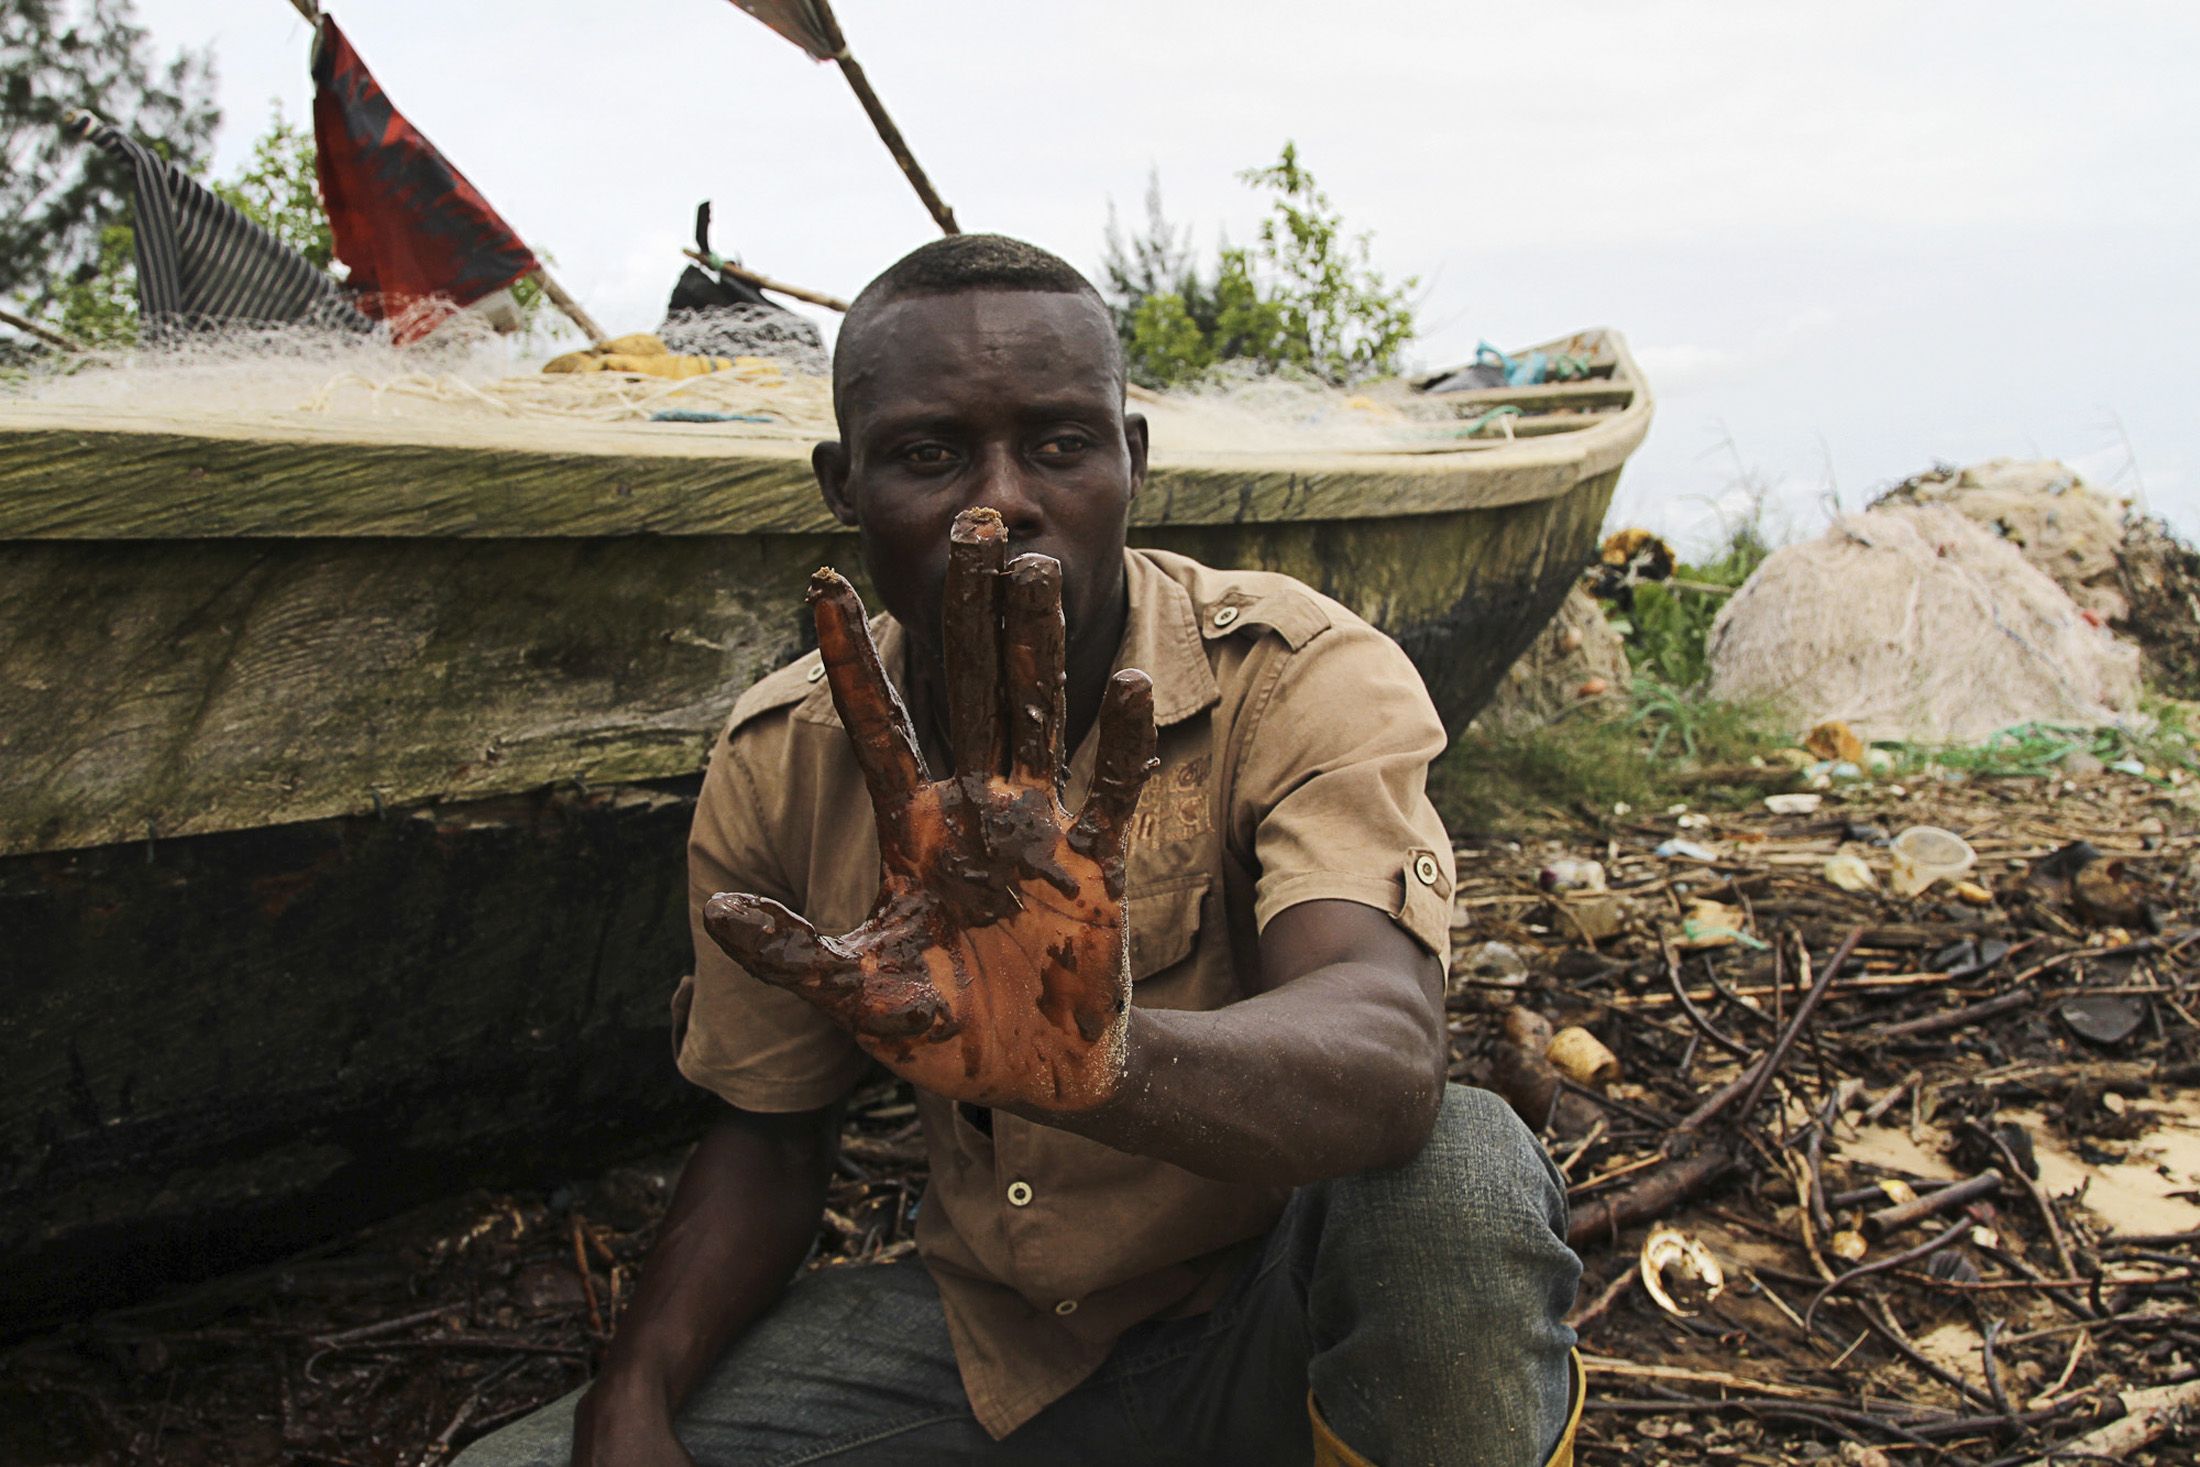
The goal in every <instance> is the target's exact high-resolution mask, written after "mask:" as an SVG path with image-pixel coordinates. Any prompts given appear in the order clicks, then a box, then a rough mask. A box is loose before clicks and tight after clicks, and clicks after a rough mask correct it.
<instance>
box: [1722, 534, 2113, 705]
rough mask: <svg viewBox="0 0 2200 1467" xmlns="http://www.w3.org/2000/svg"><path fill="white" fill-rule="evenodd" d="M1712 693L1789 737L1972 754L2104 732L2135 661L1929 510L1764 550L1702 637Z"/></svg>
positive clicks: (2035, 577)
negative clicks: (1965, 748) (1816, 728)
mask: <svg viewBox="0 0 2200 1467" xmlns="http://www.w3.org/2000/svg"><path fill="white" fill-rule="evenodd" d="M1708 653H1709V658H1710V662H1711V681H1710V687H1709V691H1710V693H1711V695H1712V696H1713V697H1716V698H1723V699H1729V700H1733V701H1739V702H1752V701H1753V702H1764V703H1769V704H1771V705H1773V706H1775V707H1778V708H1780V709H1781V710H1782V711H1783V712H1785V713H1787V714H1788V715H1789V716H1790V717H1791V718H1792V719H1793V720H1794V721H1795V722H1796V723H1797V724H1798V725H1799V726H1800V725H1808V724H1813V723H1818V722H1822V721H1824V720H1827V719H1840V720H1843V721H1845V722H1847V723H1848V724H1849V725H1850V726H1851V727H1853V728H1855V729H1856V731H1857V732H1858V733H1859V734H1862V735H1863V736H1864V737H1866V738H1870V739H1911V740H1916V741H1919V742H1924V743H1972V742H1976V741H1978V740H1980V739H1983V738H1985V737H1987V736H1988V735H1990V734H1992V733H1994V732H1995V731H1996V730H1999V729H2003V728H2007V727H2009V726H2010V725H2012V724H2017V723H2023V722H2026V721H2028V720H2034V719H2042V720H2053V721H2056V722H2064V723H2092V724H2102V723H2117V722H2122V721H2125V720H2128V719H2129V718H2131V716H2132V715H2133V714H2134V713H2135V711H2136V710H2137V708H2138V703H2139V657H2138V653H2137V651H2136V650H2135V649H2133V648H2131V647H2129V646H2127V645H2125V644H2123V643H2121V642H2118V641H2117V640H2116V639H2115V638H2114V637H2113V636H2111V635H2110V634H2109V633H2108V632H2107V631H2105V630H2103V629H2102V628H2101V627H2099V626H2097V625H2095V624H2094V622H2093V621H2092V620H2090V619H2089V618H2088V617H2087V616H2086V615H2085V614H2084V613H2083V612H2081V611H2080V609H2079V607H2078V606H2077V604H2076V603H2075V602H2073V601H2072V600H2071V599H2070V597H2069V596H2068V595H2067V594H2066V593H2065V592H2064V591H2063V590H2062V588H2061V587H2059V586H2057V585H2056V584H2055V583H2054V582H2053V581H2051V580H2049V579H2048V578H2047V577H2046V576H2045V575H2043V574H2042V573H2041V572H2040V571H2038V570H2037V569H2035V568H2034V567H2033V566H2031V565H2030V564H2028V563H2027V562H2026V560H2025V558H2024V556H2023V554H2022V553H2021V552H2019V551H2018V549H2017V548H2016V547H2015V546H2014V545H2012V544H2010V543H2009V542H2008V541H2006V540H2003V539H2001V538H2000V537H1998V536H1997V535H1995V534H1994V533H1993V532H1992V531H1991V530H1988V529H1985V528H1984V527H1982V526H1980V525H1979V524H1977V523H1976V522H1974V521H1972V520H1970V519H1968V518H1966V517H1965V516H1963V515H1962V514H1959V513H1957V512H1956V511H1955V510H1953V509H1950V508H1947V507H1945V506H1941V505H1917V506H1908V507H1894V506H1890V507H1887V508H1882V509H1874V510H1868V511H1866V512H1865V513H1862V514H1855V515H1846V516H1844V517H1842V518H1841V519H1839V520H1837V521H1836V522H1835V523H1834V525H1833V527H1832V528H1831V529H1829V530H1828V531H1827V532H1826V533H1825V534H1824V535H1823V536H1821V537H1820V538H1818V539H1816V540H1812V541H1808V542H1805V543H1804V544H1800V545H1790V546H1788V547H1786V548H1785V549H1782V550H1779V551H1776V552H1774V553H1773V554H1772V556H1771V557H1770V558H1768V559H1767V560H1766V561H1765V563H1764V564H1763V565H1762V566H1760V567H1758V570H1757V573H1756V574H1755V575H1753V576H1751V577H1750V578H1749V580H1748V581H1747V582H1746V583H1745V584H1744V585H1743V586H1742V588H1741V590H1739V591H1737V592H1736V593H1735V594H1734V597H1733V599H1732V600H1730V601H1728V603H1727V604H1726V606H1725V607H1724V608H1723V609H1722V610H1721V611H1720V613H1719V616H1718V619H1717V620H1716V621H1714V622H1713V623H1712V625H1711V639H1710V644H1709V648H1708Z"/></svg>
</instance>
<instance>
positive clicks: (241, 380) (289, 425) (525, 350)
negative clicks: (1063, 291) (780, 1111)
mask: <svg viewBox="0 0 2200 1467" xmlns="http://www.w3.org/2000/svg"><path fill="white" fill-rule="evenodd" d="M770 314H784V313H770ZM707 315H708V317H709V318H711V319H688V320H685V321H681V320H677V319H676V320H675V322H674V327H675V329H674V330H673V331H672V339H670V340H667V341H666V342H665V343H664V345H665V346H667V347H669V348H671V350H672V351H674V352H681V351H683V350H686V351H691V352H694V353H699V354H705V355H709V356H711V357H713V358H715V359H717V360H719V361H722V362H726V363H729V364H730V365H726V366H724V367H723V368H722V369H721V370H716V371H708V372H700V368H698V371H699V373H700V374H699V375H694V376H686V377H670V376H659V375H652V374H650V373H646V372H637V371H581V372H551V373H545V372H544V371H543V370H542V367H543V364H544V362H545V361H546V360H549V359H551V358H552V357H555V356H559V355H565V354H568V353H570V352H571V351H572V349H573V348H574V347H576V346H578V345H580V344H579V343H576V342H573V341H571V340H567V341H562V342H557V343H550V342H545V341H542V340H539V339H531V338H527V337H520V338H511V337H500V336H497V335H495V334H493V333H491V332H490V331H488V330H487V329H486V328H485V327H483V326H481V325H480V324H479V323H471V322H468V321H467V320H466V319H464V318H461V319H459V320H457V321H453V322H451V323H448V324H446V325H445V326H444V327H442V328H440V329H438V330H437V331H436V333H435V334H434V335H433V336H432V337H430V338H428V339H426V340H424V341H420V342H416V343H414V344H411V345H408V346H404V347H393V346H391V345H390V344H389V343H388V341H387V340H386V339H384V338H382V337H380V336H376V337H359V336H355V335H345V334H336V335H331V334H327V333H322V332H315V331H310V330H306V329H300V328H288V329H279V330H252V329H246V330H229V331H225V332H220V333H205V334H199V335H194V336H191V337H188V338H185V339H182V340H180V341H177V342H175V343H174V344H172V345H168V346H164V347H161V348H159V349H154V348H133V349H128V350H119V351H101V352H91V353H87V354H84V355H81V356H76V357H57V358H51V359H49V360H47V361H46V362H45V363H43V364H42V365H40V366H38V367H36V368H34V369H32V370H30V371H29V372H27V373H22V374H19V375H15V376H13V377H11V378H9V379H4V380H0V399H4V400H13V401H17V402H22V403H28V404H37V405H41V406H46V407H52V408H60V409H73V410H77V411H78V414H79V415H81V414H83V413H91V414H100V415H112V416H113V418H114V419H115V420H116V422H117V425H118V426H121V425H122V423H123V420H125V419H127V420H128V422H129V423H130V424H131V425H133V426H148V425H150V424H155V423H173V424H176V425H180V426H181V427H182V428H183V429H184V430H186V431H188V430H189V428H190V427H191V426H192V425H194V424H199V425H207V426H208V427H213V426H216V425H218V426H219V427H220V428H221V429H222V430H223V431H245V432H250V431H254V430H257V429H262V428H264V429H266V430H268V431H273V432H276V433H278V434H279V433H282V432H285V431H297V430H307V431H311V432H313V433H315V434H316V435H319V434H325V433H329V432H337V433H357V434H360V435H363V436H370V437H379V438H392V439H402V438H404V437H406V436H407V435H408V434H409V433H411V432H413V431H414V430H415V429H419V430H422V431H423V432H425V431H427V430H430V429H432V430H434V431H433V436H435V437H436V438H437V439H438V440H439V441H441V440H447V439H449V438H450V437H451V436H452V435H453V434H454V433H455V434H458V435H461V436H462V435H463V434H464V432H465V431H466V429H467V426H468V425H469V424H480V425H484V426H485V427H486V426H490V425H504V426H506V427H509V426H510V425H512V424H514V423H525V424H539V425H541V427H542V430H543V435H544V437H543V442H544V444H545V446H546V447H548V446H552V445H553V444H554V443H555V440H556V439H557V437H558V431H557V429H558V425H560V424H567V425H574V426H576V427H579V426H586V425H629V424H631V425H636V426H635V432H634V434H632V435H626V436H632V437H634V438H635V440H636V442H637V443H638V444H646V442H647V441H649V439H650V438H651V437H652V436H659V437H661V436H662V435H665V434H667V433H674V434H679V433H686V434H695V433H702V434H706V435H708V436H712V437H718V436H729V437H735V438H767V439H791V440H802V441H815V440H816V439H818V438H820V437H829V436H831V434H832V433H833V431H834V428H833V417H832V393H831V385H830V377H829V373H830V364H829V361H828V360H827V359H826V358H825V356H824V354H823V353H822V352H821V351H820V350H818V349H817V348H816V347H815V345H814V344H813V343H812V342H811V341H809V340H808V339H807V338H805V337H804V336H803V335H802V334H801V333H799V332H790V333H780V334H775V333H774V331H772V330H770V329H768V328H770V327H772V326H774V325H775V324H776V323H773V322H770V321H761V322H760V321H758V320H755V319H750V318H749V317H748V316H746V315H741V314H740V313H736V315H737V316H739V319H731V318H729V319H718V318H719V317H720V315H721V313H720V312H717V311H712V312H710V313H707ZM729 333H730V334H729ZM630 339H631V338H622V340H630ZM729 346H738V347H747V348H750V349H749V350H747V351H739V352H730V353H728V352H721V351H711V350H708V349H709V348H712V347H729ZM1131 397H1132V401H1131V404H1130V405H1131V408H1132V410H1133V411H1136V412H1141V413H1144V414H1145V415H1146V416H1147V418H1148V420H1149V421H1150V423H1151V424H1152V433H1153V443H1154V447H1155V451H1156V452H1157V453H1160V454H1163V455H1167V454H1172V453H1190V454H1209V455H1223V456H1228V455H1245V456H1248V457H1252V456H1272V455H1275V454H1278V453H1322V452H1328V453H1352V452H1410V453H1427V452H1441V451H1445V450H1448V449H1456V448H1471V449H1474V450H1476V451H1480V450H1486V449H1489V448H1493V447H1499V446H1502V444H1503V443H1504V442H1505V441H1507V440H1506V436H1505V434H1504V431H1503V430H1504V429H1505V428H1506V427H1507V426H1508V424H1509V422H1510V421H1511V420H1509V419H1505V420H1497V421H1495V422H1494V431H1488V430H1485V431H1483V432H1481V433H1480V434H1479V436H1476V437H1473V438H1468V437H1463V436H1462V430H1463V428H1464V427H1465V426H1466V424H1465V423H1464V422H1463V421H1462V418H1461V415H1460V413H1459V411H1458V410H1457V409H1456V408H1455V406H1454V405H1453V404H1452V403H1450V402H1447V401H1445V400H1444V399H1442V398H1435V397H1429V396H1426V395H1423V394H1419V393H1415V392H1413V391H1411V390H1410V389H1408V388H1407V387H1406V386H1405V385H1404V384H1402V383H1399V382H1387V383H1379V384H1373V385H1370V386H1367V387H1358V388H1339V387H1332V386H1330V385H1328V384H1326V383H1322V382H1318V381H1313V380H1308V379H1305V378H1296V377H1290V376H1282V375H1274V374H1259V373H1253V372H1239V373H1223V374H1218V375H1217V376H1215V377H1214V378H1212V379H1211V380H1209V381H1207V382H1205V383H1203V384H1201V385H1199V386H1197V387H1193V388H1188V389H1182V390H1177V391H1171V392H1166V393H1159V392H1152V391H1148V390H1146V389H1143V388H1134V389H1132V393H1131ZM698 425H699V426H698Z"/></svg>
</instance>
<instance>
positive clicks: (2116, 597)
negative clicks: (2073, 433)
mask: <svg viewBox="0 0 2200 1467" xmlns="http://www.w3.org/2000/svg"><path fill="white" fill-rule="evenodd" d="M1878 503H1879V504H1945V505H1947V506H1948V507H1949V508H1950V509H1953V510H1956V511H1958V512H1959V513H1961V514H1962V515H1964V516H1965V517H1966V518H1969V519H1973V520H1976V521H1978V522H1979V523H1980V524H1982V525H1984V526H1985V527H1986V528H1988V529H1990V530H1992V531H1993V532H1994V533H1995V534H1997V535H1999V536H2001V538H2002V539H2004V540H2007V541H2008V542H2009V543H2010V544H2012V545H2014V546H2016V547H2017V548H2018V549H2019V550H2021V551H2023V552H2024V558H2025V559H2026V560H2028V561H2030V562H2031V563H2032V564H2033V565H2034V566H2035V567H2037V568H2038V569H2039V570H2041V571H2043V572H2045V573H2046V575H2047V576H2048V578H2049V579H2050V580H2052V581H2054V582H2055V584H2056V585H2058V586H2060V587H2062V588H2063V589H2064V590H2065V591H2067V592H2069V593H2070V599H2071V600H2073V601H2075V602H2077V603H2078V605H2080V606H2081V607H2083V608H2085V609H2086V610H2087V611H2092V612H2097V613H2099V614H2100V615H2101V616H2102V617H2103V618H2105V619H2106V620H2109V621H2121V620H2123V619H2124V616H2125V614H2126V613H2127V612H2128V610H2129V607H2128V606H2127V605H2126V603H2125V599H2124V593H2123V589H2122V586H2121V579H2122V577H2121V574H2120V566H2119V560H2120V556H2121V553H2122V549H2123V543H2124V505H2123V503H2122V501H2120V500H2116V499H2111V498H2110V497H2108V496H2107V495H2105V494H2102V493H2100V492H2098V491H2097V490H2095V489H2093V488H2091V487H2089V486H2088V485H2087V484H2086V482H2085V481H2084V480H2083V479H2081V478H2079V477H2078V471H2077V470H2076V469H2073V468H2071V467H2070V466H2069V465H2068V464H2062V463H2057V462H2055V461H2054V460H2052V459H2043V460H2039V461H2037V462H2031V461H2026V460H2021V459H2010V458H1997V459H1992V460H1990V461H1988V462H1986V463H1982V464H1973V465H1972V466H1971V467H1969V468H1967V469H1936V470H1934V471H1933V472H1931V473H1927V474H1919V475H1918V476H1917V477H1916V478H1914V479H1910V480H1907V481H1905V482H1904V483H1902V484H1901V485H1899V486H1897V487H1896V488H1894V489H1892V490H1890V491H1889V492H1888V493H1887V494H1885V495H1883V496H1881V498H1880V499H1879V501H1878Z"/></svg>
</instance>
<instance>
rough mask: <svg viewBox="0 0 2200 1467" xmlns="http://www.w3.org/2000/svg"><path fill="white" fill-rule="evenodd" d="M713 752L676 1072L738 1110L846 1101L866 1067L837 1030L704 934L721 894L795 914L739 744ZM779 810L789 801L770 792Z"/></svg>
mask: <svg viewBox="0 0 2200 1467" xmlns="http://www.w3.org/2000/svg"><path fill="white" fill-rule="evenodd" d="M747 732H748V730H746V729H742V730H736V731H735V734H734V736H732V737H729V738H725V739H721V740H720V741H719V742H718V745H717V747H716V749H715V750H714V751H713V754H712V756H711V761H710V769H709V771H708V772H707V773H706V774H705V775H704V777H703V791H702V794H701V796H700V797H699V798H698V799H697V801H696V804H695V821H694V824H693V826H692V827H691V829H690V831H689V835H688V890H687V902H688V931H689V933H690V935H691V936H692V938H693V940H694V944H695V971H694V973H693V975H692V976H691V977H689V978H688V979H687V980H685V981H683V983H682V984H681V986H680V991H679V993H678V994H677V995H675V997H674V1000H673V1024H674V1039H673V1043H674V1049H675V1052H676V1053H677V1054H678V1056H679V1065H680V1073H681V1074H683V1075H685V1076H686V1077H687V1078H688V1079H689V1080H691V1081H693V1082H694V1083H695V1084H697V1085H700V1086H702V1087H703V1088H704V1089H706V1090H710V1091H712V1092H714V1093H716V1094H717V1095H719V1096H720V1097H722V1098H723V1099H724V1100H726V1101H727V1102H728V1103H729V1104H731V1105H735V1106H739V1107H740V1108H741V1109H743V1110H754V1111H798V1110H816V1109H818V1108H819V1107H821V1106H826V1105H830V1104H832V1103H833V1102H834V1101H836V1100H839V1099H841V1098H843V1097H844V1096H846V1095H847V1093H848V1092H849V1090H850V1089H852V1088H853V1087H854V1085H855V1083H856V1081H857V1080H858V1079H859V1078H861V1077H862V1075H863V1072H864V1070H865V1069H866V1068H867V1067H868V1065H869V1059H868V1057H867V1056H865V1055H864V1053H863V1051H862V1050H861V1049H859V1048H858V1047H857V1046H856V1043H855V1041H854V1040H853V1039H851V1038H850V1037H849V1036H848V1035H847V1034H846V1033H845V1032H844V1031H843V1030H841V1029H840V1028H839V1027H838V1026H836V1025H835V1024H833V1023H832V1021H831V1020H829V1019H827V1018H826V1017H825V1016H824V1015H823V1014H821V1013H819V1012H818V1011H817V1010H816V1009H814V1008H812V1007H811V1006H810V1005H809V1004H808V1003H807V1002H806V1001H804V1000H803V999H801V998H799V997H797V996H796V995H794V994H792V993H789V992H787V991H786V990H784V989H779V988H773V987H772V986H770V985H769V984H767V983H764V982H762V981H760V980H758V979H756V978H754V977H751V976H750V975H749V973H748V972H747V971H746V970H745V969H743V968H742V967H741V965H740V964H738V963H736V962H734V961H733V959H731V958H729V957H727V956H726V954H725V953H724V952H723V951H722V950H721V949H720V948H719V946H718V944H717V943H715V942H713V941H712V940H711V936H710V934H709V932H707V931H706V930H704V927H703V907H704V904H705V903H707V902H708V901H709V900H710V899H711V897H713V896H714V895H716V894H717V893H719V892H722V891H743V892H749V893H752V894H754V895H757V896H766V897H770V898H772V899H773V900H774V901H778V902H782V903H784V904H786V905H787V906H789V907H792V908H794V909H795V910H797V911H800V910H801V909H802V905H803V903H802V893H800V892H798V891H796V890H794V888H793V883H792V882H790V881H789V880H788V878H787V876H786V873H785V872H784V870H783V869H782V863H781V861H780V859H779V856H778V854H777V848H775V845H774V843H773V841H772V838H771V836H772V828H771V827H772V822H771V820H770V818H769V813H768V811H767V808H766V802H765V800H764V798H762V790H761V785H760V782H759V780H758V779H757V777H756V773H755V771H754V769H752V768H751V766H750V764H749V762H748V759H747V757H746V754H745V752H744V748H743V745H744V743H745V742H746V740H745V739H744V738H742V737H741V735H743V734H745V733H747ZM774 793H775V795H776V796H777V798H778V799H779V800H781V801H785V800H786V799H788V798H789V796H788V793H787V792H786V791H785V790H784V789H783V788H779V789H775V790H774Z"/></svg>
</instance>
